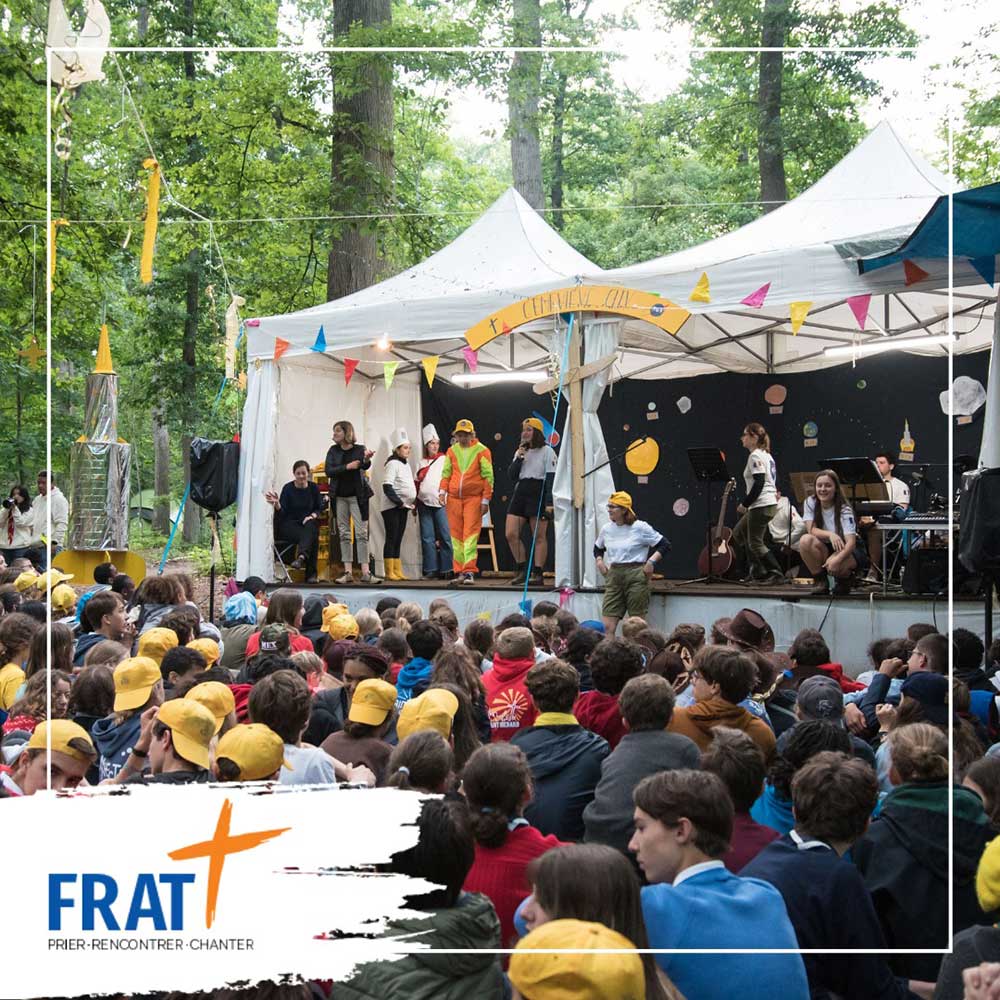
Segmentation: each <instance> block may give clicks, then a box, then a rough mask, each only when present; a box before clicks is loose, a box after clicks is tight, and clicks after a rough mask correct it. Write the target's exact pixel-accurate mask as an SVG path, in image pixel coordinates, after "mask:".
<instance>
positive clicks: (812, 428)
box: [802, 420, 819, 438]
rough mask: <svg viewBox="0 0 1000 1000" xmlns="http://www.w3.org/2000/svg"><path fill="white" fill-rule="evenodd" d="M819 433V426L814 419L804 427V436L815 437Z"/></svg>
mask: <svg viewBox="0 0 1000 1000" xmlns="http://www.w3.org/2000/svg"><path fill="white" fill-rule="evenodd" d="M817 434H819V428H818V427H817V426H816V424H815V423H814V422H813V421H812V420H810V421H809V423H807V424H806V425H805V427H803V428H802V436H803V437H807V438H814V437H816V435H817Z"/></svg>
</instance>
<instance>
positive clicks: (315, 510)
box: [264, 459, 323, 583]
mask: <svg viewBox="0 0 1000 1000" xmlns="http://www.w3.org/2000/svg"><path fill="white" fill-rule="evenodd" d="M292 476H293V477H294V478H293V479H292V481H291V482H290V483H285V485H284V486H283V487H282V488H281V496H280V497H279V496H278V494H277V493H275V492H274V490H268V491H267V492H266V493H265V494H264V499H265V500H267V502H268V503H269V504H270V505H271V506H272V507H273V508H274V513H275V517H276V518H277V521H278V524H277V532H276V534H277V537H278V547H279V548H281V547H284V546H286V545H295V546H296V548H297V549H298V554H297V556H296V558H295V561H294V562H293V563H292V569H303V568H305V571H306V583H315V582H316V553H317V551H318V549H319V515H320V511H321V510H322V509H323V495H322V494H321V493H320V491H319V487H318V486H317V485H316V484H315V483H312V482H310V481H309V463H308V462H305V461H303V460H302V459H299V461H298V462H296V463H295V464H294V465H293V466H292Z"/></svg>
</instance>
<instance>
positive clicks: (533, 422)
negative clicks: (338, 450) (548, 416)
mask: <svg viewBox="0 0 1000 1000" xmlns="http://www.w3.org/2000/svg"><path fill="white" fill-rule="evenodd" d="M524 425H525V427H534V428H535V430H536V431H541V432H542V434H544V433H545V428H544V427H543V426H542V422H541V420H539V419H538V417H528V419H527V420H525V422H524Z"/></svg>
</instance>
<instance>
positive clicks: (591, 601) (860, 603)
mask: <svg viewBox="0 0 1000 1000" xmlns="http://www.w3.org/2000/svg"><path fill="white" fill-rule="evenodd" d="M280 586H290V587H292V588H294V589H295V590H299V591H301V592H302V593H303V594H335V595H336V597H337V598H338V600H340V601H341V602H342V603H344V604H346V605H347V606H348V608H350V610H351V611H352V612H353V611H357V610H359V609H360V608H372V607H374V606H375V605H376V603H377V602H378V600H379V598H380V597H384V596H385V595H387V594H391V595H393V596H395V597H398V598H400V599H401V600H403V601H415V602H416V603H417V604H419V605H421V607H423V608H424V609H426V608H427V605H428V604H430V602H431V601H432V600H434V598H436V597H443V598H445V599H446V600H447V601H448V603H449V604H450V605H451V606H452V608H453V609H454V611H455V614H456V615H458V620H459V622H460V624H461V626H462V627H464V626H465V624H466V623H467V622H468V621H469V620H470V619H472V618H475V617H477V616H484V617H485V616H487V615H488V616H489V618H490V620H491V621H493V622H498V621H500V619H501V618H503V617H504V616H505V615H509V614H513V613H516V612H518V611H519V610H520V603H521V600H522V596H523V588H521V587H513V586H511V584H510V578H509V577H504V576H497V577H483V578H480V579H478V580H477V582H476V584H475V586H472V587H449V586H447V585H443V584H441V583H440V582H438V581H435V580H408V581H406V582H405V583H389V582H388V581H386V582H385V583H383V584H382V585H381V586H378V587H363V586H361V585H360V584H353V585H349V586H346V587H339V586H337V585H336V584H333V583H316V584H301V583H293V584H280V583H274V584H270V585H269V587H268V589H269V590H275V589H277V588H278V587H280ZM603 596H604V595H603V592H602V591H600V590H579V591H573V592H571V593H568V594H567V595H565V596H564V595H562V594H561V593H560V591H558V590H553V589H552V588H551V584H550V585H549V586H545V587H532V588H530V589H529V590H528V595H527V599H528V600H529V601H531V602H532V603H533V604H537V603H538V602H539V601H553V602H554V603H556V604H559V603H560V601H562V602H563V607H565V608H566V609H567V610H568V611H572V612H573V614H574V615H576V616H577V618H579V619H580V620H581V621H582V620H584V619H587V618H597V619H599V618H600V617H601V601H602V599H603ZM740 608H753V609H754V610H755V611H757V612H759V613H760V614H761V615H763V616H764V618H765V619H766V620H767V621H768V623H769V624H770V625H771V628H772V629H773V630H774V635H775V643H776V648H777V649H778V650H785V649H787V648H788V645H789V644H790V643H791V641H792V639H793V638H794V637H795V635H796V634H797V633H798V632H799V631H800V630H801V629H803V628H822V631H823V635H824V637H825V638H826V640H827V642H828V644H829V646H830V648H831V650H833V651H834V655H835V656H836V657H837V658H838V659H839V660H840V661H841V662H842V663H843V664H844V666H845V668H849V669H851V670H852V671H853V672H854V673H857V672H859V671H860V670H864V669H867V665H868V664H867V649H868V644H869V643H870V642H872V640H874V639H878V638H881V637H883V636H899V635H904V634H905V632H906V628H907V626H908V625H910V624H912V623H913V622H918V621H919V622H930V623H932V624H934V625H936V626H937V628H938V629H940V630H941V631H946V630H947V628H948V601H947V600H946V598H945V597H943V596H942V597H938V598H935V597H931V596H912V595H909V594H901V593H889V594H885V595H883V594H882V590H881V587H878V588H877V589H871V588H866V589H864V590H857V591H854V592H853V593H851V594H849V595H848V596H846V597H836V598H833V599H831V598H830V597H812V596H810V595H809V587H804V586H798V585H795V584H779V585H776V586H768V587H757V586H744V585H741V584H739V583H733V582H730V581H728V580H727V581H722V582H719V583H712V584H706V583H693V582H690V583H689V582H686V581H682V580H656V581H654V583H653V587H652V594H651V599H650V606H649V614H648V615H647V616H646V619H647V621H648V622H649V623H650V625H651V626H652V627H653V628H657V629H661V630H662V631H664V632H670V631H671V630H672V629H673V628H674V627H675V626H676V625H679V624H680V623H681V622H697V623H698V624H700V625H704V626H705V629H706V630H708V628H709V627H710V626H711V624H712V622H713V621H715V620H716V619H717V618H721V617H724V616H730V617H731V616H732V615H734V614H736V612H737V611H739V610H740ZM954 624H955V626H956V627H959V626H961V627H964V628H968V629H971V630H972V631H974V632H976V633H977V634H981V633H982V628H983V604H982V601H981V600H980V599H969V598H965V599H956V601H955V605H954Z"/></svg>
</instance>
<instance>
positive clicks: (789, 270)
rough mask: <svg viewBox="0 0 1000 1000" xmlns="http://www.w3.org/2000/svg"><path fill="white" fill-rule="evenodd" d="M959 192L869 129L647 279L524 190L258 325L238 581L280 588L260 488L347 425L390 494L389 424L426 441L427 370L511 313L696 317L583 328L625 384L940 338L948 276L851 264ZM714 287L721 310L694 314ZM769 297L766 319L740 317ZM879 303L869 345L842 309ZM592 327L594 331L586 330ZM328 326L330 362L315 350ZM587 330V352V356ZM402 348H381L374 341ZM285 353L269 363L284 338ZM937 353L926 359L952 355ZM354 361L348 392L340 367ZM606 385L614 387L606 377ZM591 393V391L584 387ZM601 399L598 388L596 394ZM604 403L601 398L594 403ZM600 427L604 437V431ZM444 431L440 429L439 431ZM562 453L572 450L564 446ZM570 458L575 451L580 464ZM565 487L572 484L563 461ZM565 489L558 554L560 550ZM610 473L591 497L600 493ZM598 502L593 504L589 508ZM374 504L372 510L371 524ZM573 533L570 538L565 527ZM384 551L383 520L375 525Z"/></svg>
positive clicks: (604, 320) (967, 326) (446, 364)
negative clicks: (525, 306) (599, 297)
mask: <svg viewBox="0 0 1000 1000" xmlns="http://www.w3.org/2000/svg"><path fill="white" fill-rule="evenodd" d="M945 193H947V180H946V178H945V177H943V176H942V175H941V174H940V173H939V172H938V171H937V170H935V169H934V168H933V167H931V166H930V165H929V164H927V163H925V162H923V161H922V160H920V158H919V157H917V156H916V155H915V154H914V153H913V152H912V151H910V150H908V149H907V148H906V146H905V145H904V144H903V143H902V142H901V140H900V139H899V137H898V136H897V135H896V133H895V132H894V131H893V130H892V128H891V127H890V126H889V125H888V124H885V123H883V124H881V125H879V126H878V127H877V128H875V129H874V130H873V131H872V132H871V133H870V134H869V135H868V136H867V137H866V138H865V139H864V140H863V141H862V142H861V143H860V144H859V145H858V146H857V147H856V148H855V149H854V150H853V151H852V152H850V153H849V154H848V155H847V156H845V157H844V159H843V160H841V161H840V163H838V164H837V165H836V166H835V167H834V168H833V169H832V170H830V172H829V173H827V174H826V175H825V176H824V177H823V178H821V179H820V180H819V181H818V182H817V183H816V184H814V185H813V186H812V187H811V188H809V189H808V190H807V191H805V192H803V193H802V194H801V195H799V197H797V198H795V199H794V200H793V201H791V202H789V203H788V204H786V205H784V206H782V207H781V208H779V209H777V210H775V211H773V212H771V213H769V214H767V215H765V216H763V217H761V218H760V219H758V220H756V221H754V222H752V223H750V224H748V225H746V226H743V227H742V228H741V229H739V230H736V231H734V232H732V233H728V234H726V235H723V236H720V237H718V238H716V239H713V240H710V241H709V242H707V243H703V244H700V245H699V246H696V247H692V248H690V249H688V250H684V251H681V252H679V253H675V254H670V255H668V256H666V257H661V258H657V259H656V260H652V261H648V262H646V263H643V264H637V265H634V266H631V267H626V268H619V269H616V270H612V271H604V270H601V269H600V268H598V267H597V266H596V265H594V264H592V263H591V262H589V261H588V260H587V259H586V258H585V257H583V256H581V255H580V254H579V253H577V252H576V251H575V250H574V249H573V248H572V247H570V246H569V245H568V244H567V243H566V242H565V241H564V240H563V239H562V238H561V237H560V236H559V234H558V233H556V232H555V231H554V230H552V229H551V228H550V227H549V226H548V225H547V224H546V223H545V222H544V221H543V220H542V218H541V217H540V216H539V215H538V214H537V213H535V212H534V211H533V210H532V209H531V208H530V207H528V205H527V204H526V203H525V202H524V200H523V199H522V198H521V197H520V196H519V195H518V194H517V193H516V192H514V191H513V190H509V191H507V192H506V193H505V194H504V195H503V196H502V197H501V198H499V199H498V200H497V201H496V202H495V203H494V204H493V205H492V206H490V208H489V209H487V210H486V212H485V213H484V214H483V215H482V217H480V218H479V219H478V220H477V221H475V222H474V223H472V224H471V225H470V226H469V228H468V229H466V230H465V232H463V233H462V234H461V235H460V236H459V237H458V238H457V239H455V240H454V241H453V242H452V243H451V244H449V245H448V246H446V247H445V248H443V249H442V250H440V251H438V252H437V253H436V254H434V255H432V256H431V257H429V258H428V259H427V260H425V261H423V262H421V263H420V264H418V265H416V266H415V267H412V268H410V269H409V270H407V271H404V272H403V273H401V274H399V275H396V276H395V277H392V278H388V279H386V280H385V281H383V282H380V283H379V284H377V285H374V286H372V287H371V288H367V289H364V290H363V291H360V292H357V293H356V294H354V295H350V296H347V297H346V298H343V299H339V300H336V301H334V302H328V303H324V304H322V305H319V306H315V307H313V308H311V309H305V310H300V311H298V312H295V313H291V314H288V315H283V316H270V317H266V318H263V319H260V320H251V321H248V323H247V352H248V359H249V362H250V372H249V387H248V395H247V403H246V407H245V410H244V419H243V431H242V442H243V451H242V456H241V465H240V499H239V515H238V533H239V538H240V544H239V555H238V560H237V574H238V576H239V577H240V578H242V577H244V576H246V575H248V574H250V573H256V574H260V575H263V576H265V577H268V576H270V574H271V549H270V538H271V529H270V523H271V522H270V510H269V508H268V507H267V505H266V503H265V502H264V500H263V490H265V489H267V488H270V487H272V486H277V487H280V485H281V483H283V482H284V481H285V480H286V479H287V478H289V476H290V470H291V464H292V461H294V460H295V459H297V458H300V457H305V458H307V459H308V460H309V461H310V462H311V463H315V462H317V461H319V460H320V459H321V458H322V456H323V455H325V453H326V449H327V447H328V445H329V443H330V427H331V425H332V422H333V420H335V419H338V418H340V417H345V416H346V417H348V418H350V419H352V420H353V421H354V423H355V425H356V427H357V428H358V432H359V439H361V440H364V441H365V442H366V443H367V444H368V445H369V446H370V447H373V448H376V456H375V458H374V460H373V473H374V475H373V480H374V482H373V485H375V489H376V496H375V498H373V505H374V504H377V503H378V500H379V496H380V477H379V475H378V471H379V469H380V468H381V465H382V463H383V461H384V459H385V458H386V456H387V446H386V443H385V442H386V441H387V439H388V435H389V432H390V431H391V430H392V428H393V427H396V426H404V427H407V428H408V429H409V430H410V433H411V436H412V437H413V438H414V439H415V440H418V438H417V432H418V429H419V427H420V426H421V414H420V386H419V380H420V379H421V378H422V377H423V374H422V369H421V366H420V361H421V359H422V358H423V357H427V356H439V357H440V359H441V360H440V367H439V369H438V376H437V377H438V378H442V377H445V378H446V377H448V376H449V375H450V374H452V373H454V372H456V371H463V370H464V368H465V363H464V359H463V357H462V347H463V346H465V342H464V340H463V339H462V337H463V334H464V332H465V331H466V330H467V329H468V328H470V327H471V326H473V325H474V324H475V323H476V322H478V321H480V320H482V319H483V318H484V317H485V316H487V315H489V314H490V313H492V312H495V311H496V310H497V309H500V308H501V307H503V306H506V305H510V304H512V303H514V302H517V301H519V300H520V299H523V298H526V297H528V296H530V295H533V294H537V293H539V292H543V291H549V290H553V289H556V288H562V287H566V286H569V285H573V284H576V283H579V282H584V283H588V284H602V285H614V284H618V285H622V286H626V287H633V288H636V289H639V290H643V291H648V292H656V293H658V294H660V295H661V296H663V297H664V298H667V299H671V300H672V301H674V302H675V303H677V304H678V305H682V306H684V307H685V308H688V309H690V311H691V312H692V314H693V315H692V316H691V317H690V318H689V319H688V321H687V322H686V323H685V324H684V326H683V327H681V329H680V330H679V332H678V334H677V335H676V336H671V335H670V334H668V333H666V332H664V331H662V330H660V329H658V328H656V327H654V326H652V325H651V324H649V323H646V322H644V321H642V320H635V319H625V318H619V319H616V320H615V321H613V322H609V321H608V320H609V317H608V315H607V314H606V313H605V314H602V315H600V316H596V317H595V316H590V317H585V318H584V322H583V327H582V329H583V332H584V351H585V360H591V359H593V358H595V357H598V356H600V353H598V352H597V351H596V350H595V349H596V348H597V347H598V346H600V348H601V349H602V350H604V349H606V348H607V347H608V346H609V345H610V346H611V347H615V346H617V348H618V349H619V360H618V362H617V363H616V365H615V367H614V369H613V370H612V372H611V373H610V378H611V379H619V378H636V377H639V378H670V377H681V376H690V375H696V374H702V373H710V372H716V371H739V372H768V371H771V372H775V373H779V372H785V371H805V370H814V369H819V368H824V367H828V366H830V365H835V364H841V363H844V359H843V358H840V357H829V356H827V355H826V354H824V349H825V348H827V347H833V346H838V345H844V344H848V345H849V344H851V343H854V342H857V341H859V340H860V341H866V340H869V339H875V338H881V337H883V336H885V335H886V334H889V335H893V336H897V335H909V336H913V335H914V334H916V335H920V334H922V333H924V332H926V333H941V332H944V331H945V329H946V326H945V324H946V322H947V318H948V303H949V296H948V291H947V284H948V275H947V261H944V260H921V259H919V258H918V259H917V260H916V261H915V263H916V264H918V265H919V266H920V267H921V268H923V270H924V271H926V272H927V273H928V275H929V276H928V277H927V278H926V279H924V280H922V281H921V282H919V283H918V284H914V285H911V286H910V287H907V285H906V281H905V276H904V271H903V266H902V264H896V265H892V266H889V267H885V268H882V269H879V270H876V271H874V272H871V273H868V274H864V275H861V274H859V273H858V267H857V263H856V261H857V258H859V257H863V256H865V257H866V256H869V255H871V254H872V253H874V252H877V251H879V250H884V251H889V250H892V249H895V248H896V247H897V246H898V245H899V244H901V243H902V242H903V240H904V239H905V238H906V237H907V236H908V235H909V234H910V232H911V231H912V230H913V228H914V227H915V226H916V224H917V223H918V222H919V221H920V220H921V219H922V218H923V216H924V215H925V214H926V212H927V211H928V210H929V209H930V208H931V206H932V205H933V203H934V201H935V199H937V198H938V197H939V196H940V195H942V194H945ZM703 273H705V274H707V276H708V279H709V283H710V289H711V291H710V295H711V301H710V302H709V303H692V302H689V301H688V296H689V295H690V293H691V291H692V289H693V288H694V286H695V284H696V282H697V281H698V280H699V278H700V277H701V275H702V274H703ZM768 283H769V284H770V287H769V289H768V291H767V295H766V299H765V302H764V304H763V306H762V307H761V308H752V307H749V306H746V305H744V304H742V303H741V300H742V299H743V298H746V297H747V296H749V295H750V294H751V293H753V292H754V291H755V290H757V289H759V288H761V287H762V286H764V285H766V284H768ZM954 283H955V286H956V288H957V291H955V293H954V299H953V301H954V317H955V319H954V326H955V330H956V332H957V333H959V334H960V339H959V342H958V344H957V346H956V350H958V351H967V350H980V349H983V348H985V347H987V346H989V343H990V339H991V334H992V313H993V293H992V289H991V288H990V287H989V286H987V285H984V284H983V283H982V279H981V278H980V277H979V275H978V274H977V273H976V272H975V270H974V269H973V268H972V267H971V265H969V264H968V262H966V261H963V260H956V261H955V263H954ZM866 294H870V295H872V299H871V303H870V308H869V313H868V320H867V322H866V325H865V330H864V332H861V331H860V330H859V327H858V323H857V320H856V319H855V316H854V313H853V312H852V311H851V309H850V307H849V305H848V304H847V303H846V301H845V300H846V299H847V298H848V297H851V296H859V295H866ZM792 302H809V303H811V306H810V308H809V313H808V316H807V317H806V319H805V321H804V323H803V325H802V327H801V329H800V331H799V333H798V334H797V335H793V334H792V331H791V326H790V323H789V309H788V306H789V304H790V303H792ZM591 324H593V326H591ZM321 326H322V327H323V331H324V337H325V342H326V351H325V352H317V351H315V350H313V349H312V348H313V345H314V344H315V342H316V338H317V334H318V332H319V329H320V327H321ZM589 329H592V333H593V336H592V338H591V339H592V340H593V345H591V343H590V342H589V341H588V339H587V337H588V330H589ZM562 330H564V324H563V323H562V321H561V320H558V319H556V320H553V319H545V320H540V321H535V322H533V323H530V324H527V325H526V326H522V327H518V329H517V330H516V331H515V333H514V334H513V335H511V336H507V337H500V338H498V339H497V340H494V341H493V342H491V343H490V344H488V345H486V346H485V347H483V348H482V349H481V350H480V352H479V366H480V370H490V369H495V370H509V369H512V368H526V367H532V368H536V367H545V366H547V365H549V364H550V363H551V361H552V358H553V356H555V357H558V356H559V355H560V354H561V353H562V352H561V350H560V349H559V347H558V345H559V344H561V343H562V340H563V337H562V332H561V331H562ZM383 336H384V337H387V338H388V340H389V341H391V344H390V345H389V346H388V348H386V349H384V350H380V349H378V348H377V347H376V346H375V345H376V341H377V340H378V339H379V338H380V337H383ZM276 338H281V339H282V340H284V341H286V342H287V343H288V345H289V346H288V347H287V349H286V351H285V352H284V354H283V355H282V357H281V358H280V360H278V361H275V360H274V353H275V341H276ZM944 350H945V349H944V348H942V347H933V346H929V347H928V349H927V351H926V353H928V354H938V355H940V354H942V353H944ZM345 357H351V358H357V359H360V362H361V363H360V365H359V366H358V369H357V372H356V374H355V376H354V378H353V379H352V381H351V384H350V386H349V387H346V388H345V386H344V379H343V359H344V358H345ZM385 361H399V362H400V364H399V368H398V371H397V374H396V376H395V381H394V383H393V386H392V389H391V391H388V392H387V391H386V389H385V388H384V386H383V381H382V363H383V362H385ZM607 377H608V374H607V373H606V374H605V376H604V378H605V379H606V378H607ZM588 381H590V380H588ZM587 388H588V387H585V409H587V410H588V411H590V409H591V406H590V404H594V405H593V414H592V415H593V419H592V420H588V421H587V424H586V426H587V434H586V444H587V454H588V461H590V462H591V463H592V464H597V461H599V456H600V455H601V453H602V451H603V440H595V439H594V437H593V435H594V434H595V433H596V434H597V435H599V433H600V431H599V424H597V420H596V402H595V401H594V400H593V399H591V400H589V403H588V401H587V399H586V395H587V392H586V389H587ZM589 388H591V390H592V391H591V392H590V395H591V396H593V395H594V393H595V391H596V390H598V389H601V388H603V380H602V381H601V382H600V383H597V382H592V383H591V385H590V386H589ZM597 398H598V399H599V395H598V396H597ZM595 425H596V429H595ZM438 430H439V431H440V432H441V433H442V434H444V433H445V431H446V429H444V428H439V429H438ZM564 445H565V441H564ZM569 451H570V449H569V448H567V447H565V446H564V447H563V448H562V449H561V452H562V455H563V456H565V457H566V458H567V459H568V455H569ZM560 465H561V469H560V472H561V473H562V480H563V483H564V484H565V483H566V481H567V479H568V473H567V470H566V468H564V467H563V465H564V463H563V462H562V460H561V463H560ZM559 479H560V477H557V498H556V499H557V552H558V551H560V549H561V548H562V547H561V546H560V544H559V539H560V537H561V536H560V534H559V532H560V527H559V524H558V522H559V520H560V518H559V512H558V508H559V506H560V504H559V495H558V494H559ZM609 481H610V473H608V475H607V476H606V477H605V478H604V479H601V478H600V477H599V476H593V477H590V480H588V483H589V484H590V486H591V487H592V488H593V490H596V491H597V493H601V492H603V491H604V489H605V488H606V485H607V483H608V482H609ZM595 495H596V494H595ZM587 508H588V509H589V511H590V513H589V515H588V518H589V521H590V523H589V524H588V525H587V526H586V530H585V531H584V532H583V533H582V534H581V535H580V536H579V537H578V538H577V541H576V543H575V544H574V545H573V550H574V551H576V552H585V551H586V549H587V544H586V543H587V539H588V538H589V537H592V534H593V531H594V530H595V529H596V526H597V525H596V522H595V518H596V516H597V515H595V513H594V504H592V503H588V504H587ZM377 509H378V507H377V506H373V510H377ZM566 520H567V519H566V518H563V526H562V527H563V530H568V529H567V525H566V523H565V521H566ZM371 525H372V535H373V542H374V544H375V551H378V550H379V548H380V541H381V538H380V536H379V532H380V529H381V524H380V519H379V518H378V517H376V516H373V517H372V519H371ZM415 534H416V533H415V532H412V531H411V532H408V533H407V540H408V545H409V549H407V548H405V547H404V551H403V563H404V568H405V569H406V570H407V572H408V574H409V575H414V574H415V573H416V572H418V564H419V556H418V553H417V550H416V544H417V543H416V539H415ZM585 565H586V560H583V567H581V569H580V571H574V570H570V569H569V568H568V567H564V570H563V572H562V573H561V574H560V572H559V567H558V566H557V577H558V578H561V579H565V580H569V581H570V582H576V583H581V582H583V583H586V582H588V581H587V580H585V579H583V578H582V572H583V568H584V567H585Z"/></svg>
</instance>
